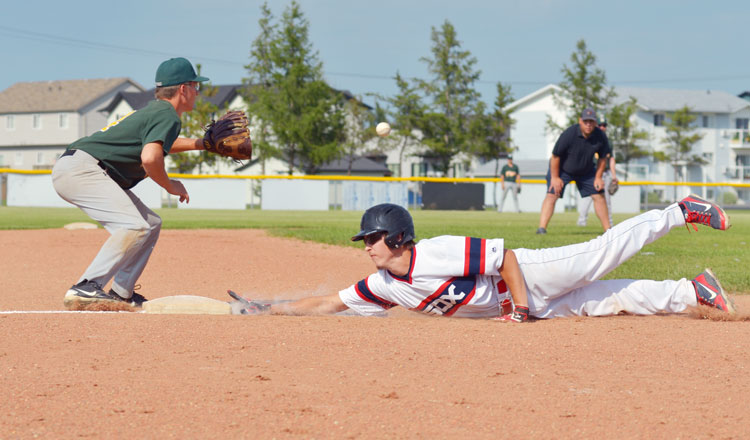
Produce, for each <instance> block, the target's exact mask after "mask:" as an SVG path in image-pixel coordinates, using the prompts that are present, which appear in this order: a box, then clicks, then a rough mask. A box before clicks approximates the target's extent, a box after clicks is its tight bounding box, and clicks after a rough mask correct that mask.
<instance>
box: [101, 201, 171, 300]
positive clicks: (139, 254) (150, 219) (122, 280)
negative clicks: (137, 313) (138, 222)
mask: <svg viewBox="0 0 750 440" xmlns="http://www.w3.org/2000/svg"><path fill="white" fill-rule="evenodd" d="M125 192H126V193H127V194H128V196H129V197H130V199H131V200H132V201H133V204H134V205H135V206H136V208H137V209H138V212H139V213H140V215H141V217H142V218H143V219H144V220H145V221H146V222H147V223H148V224H149V228H148V230H147V231H146V237H145V239H144V240H143V242H142V243H141V245H140V246H139V247H138V248H137V249H135V251H134V253H133V254H132V255H131V256H130V257H129V259H128V260H126V261H123V262H122V265H121V266H120V270H119V271H118V272H117V273H116V274H115V279H114V282H113V283H112V290H114V291H115V292H116V293H117V294H118V295H120V296H121V297H123V298H126V299H127V298H130V296H131V295H132V294H133V288H134V286H135V284H136V282H137V281H138V278H140V276H141V274H142V273H143V270H144V269H145V268H146V263H148V259H149V257H151V253H152V252H153V250H154V246H155V245H156V241H157V240H158V239H159V233H160V231H161V217H159V215H157V214H156V213H155V212H154V211H152V210H151V209H149V208H148V207H147V206H146V205H145V204H143V202H141V200H140V199H139V198H138V197H136V195H135V194H133V193H132V192H131V191H129V190H128V191H125Z"/></svg>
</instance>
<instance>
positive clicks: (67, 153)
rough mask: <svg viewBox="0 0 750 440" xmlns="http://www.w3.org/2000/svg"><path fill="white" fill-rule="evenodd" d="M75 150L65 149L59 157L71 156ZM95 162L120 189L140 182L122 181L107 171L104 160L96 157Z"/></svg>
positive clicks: (128, 187)
mask: <svg viewBox="0 0 750 440" xmlns="http://www.w3.org/2000/svg"><path fill="white" fill-rule="evenodd" d="M76 151H78V150H76V149H72V150H65V152H64V153H63V154H62V155H60V157H65V156H72V155H74V154H76ZM92 157H93V156H92ZM94 159H96V158H95V157H94ZM96 164H97V165H99V168H101V169H103V170H104V171H106V173H107V176H109V178H110V179H112V180H114V181H115V183H116V184H118V185H119V186H120V188H122V189H130V188H132V187H134V186H135V183H138V182H140V180H137V181H136V182H135V183H132V181H123V180H122V179H118V178H116V176H113V175H112V174H113V173H111V172H110V171H109V168H107V166H106V165H104V162H102V161H101V160H98V159H97V161H96ZM141 180H142V179H141Z"/></svg>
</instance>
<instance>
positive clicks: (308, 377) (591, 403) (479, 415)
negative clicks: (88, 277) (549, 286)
mask: <svg viewBox="0 0 750 440" xmlns="http://www.w3.org/2000/svg"><path fill="white" fill-rule="evenodd" d="M106 236H107V234H106V232H104V231H103V230H101V229H99V230H88V231H67V230H46V231H0V273H2V277H1V278H0V280H1V281H2V284H1V286H2V287H0V311H19V312H22V311H38V310H52V311H62V310H63V308H62V297H63V294H64V292H65V290H66V289H67V288H68V287H69V286H70V285H71V284H72V283H73V282H75V281H76V278H77V277H78V276H79V275H80V273H81V272H82V271H83V269H84V268H85V266H86V265H87V264H88V263H89V262H90V260H91V259H92V258H93V256H94V255H95V253H96V252H97V250H98V248H99V246H100V245H101V243H102V242H103V241H104V240H105V239H106ZM370 271H371V263H370V261H369V258H368V257H367V256H366V255H365V254H364V253H363V252H361V251H358V250H356V249H352V248H339V247H334V246H324V245H318V244H312V243H306V242H299V241H295V240H289V239H279V238H272V237H269V236H267V235H266V234H265V233H264V232H262V231H254V230H244V231H223V230H199V231H175V230H167V231H163V232H162V237H161V239H160V241H159V244H158V245H157V247H156V250H155V251H154V254H153V256H152V259H151V262H150V263H149V266H148V267H147V269H146V272H145V273H144V275H143V277H142V279H141V284H142V285H143V288H142V289H141V292H142V293H143V294H144V295H145V296H146V297H148V298H156V297H161V296H168V295H178V294H191V295H201V296H208V297H212V298H217V299H222V300H228V299H229V298H228V297H227V296H226V294H225V291H226V289H228V288H231V289H233V290H236V291H238V292H242V293H244V294H245V295H247V296H255V297H260V296H262V297H266V298H273V297H275V298H297V297H302V296H306V295H309V294H312V293H326V292H332V291H336V290H339V289H341V288H344V287H346V286H347V285H349V284H351V283H352V282H354V281H357V280H359V279H361V278H362V277H364V276H365V275H367V274H368V273H370ZM749 299H750V298H748V297H747V296H741V297H738V298H736V300H737V303H738V306H739V307H740V310H750V301H748V300H749ZM0 332H1V334H2V345H0V401H2V404H0V439H15V438H21V439H25V438H48V439H59V438H127V439H133V438H180V439H185V438H209V437H213V438H268V439H270V438H280V439H281V438H300V439H302V438H305V439H308V438H357V439H359V438H373V439H375V438H377V439H380V438H472V439H475V438H478V439H484V438H514V439H518V438H711V439H714V438H717V439H718V438H721V439H729V438H736V439H741V438H748V437H750V410H748V408H750V398H748V393H750V323H748V322H719V321H711V320H705V319H696V318H694V317H691V316H685V315H681V316H651V317H635V316H618V317H610V318H572V319H556V320H548V321H537V322H533V323H529V324H524V325H517V324H503V323H498V322H491V321H485V320H461V319H444V318H428V317H424V316H421V315H417V314H414V313H411V312H405V311H399V310H397V311H395V312H394V313H393V315H392V316H391V317H389V318H362V317H350V316H334V317H282V316H262V317H247V316H194V315H185V316H177V315H145V314H140V313H125V312H123V313H2V314H0Z"/></svg>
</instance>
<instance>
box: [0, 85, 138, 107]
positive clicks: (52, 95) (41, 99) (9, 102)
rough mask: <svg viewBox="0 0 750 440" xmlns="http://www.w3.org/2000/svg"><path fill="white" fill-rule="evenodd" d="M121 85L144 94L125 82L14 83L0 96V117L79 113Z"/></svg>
mask: <svg viewBox="0 0 750 440" xmlns="http://www.w3.org/2000/svg"><path fill="white" fill-rule="evenodd" d="M123 83H130V84H132V85H133V86H135V87H137V88H139V89H141V90H143V88H142V87H141V86H140V85H138V84H137V83H135V82H133V81H132V80H130V79H128V78H106V79H79V80H68V81H37V82H22V83H16V84H13V85H12V86H10V87H8V88H7V89H5V90H3V91H2V92H0V113H29V112H55V111H78V110H79V109H81V108H83V107H85V106H86V105H88V104H90V103H91V102H92V101H94V100H96V99H97V98H99V97H100V96H102V95H104V94H105V93H108V92H110V91H112V90H113V89H115V88H116V87H118V86H120V85H122V84H123Z"/></svg>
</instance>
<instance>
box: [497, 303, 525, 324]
mask: <svg viewBox="0 0 750 440" xmlns="http://www.w3.org/2000/svg"><path fill="white" fill-rule="evenodd" d="M493 319H495V320H497V321H505V322H526V321H528V320H529V308H528V307H525V306H516V307H515V308H514V309H513V313H509V314H507V315H503V316H499V317H497V318H493Z"/></svg>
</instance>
